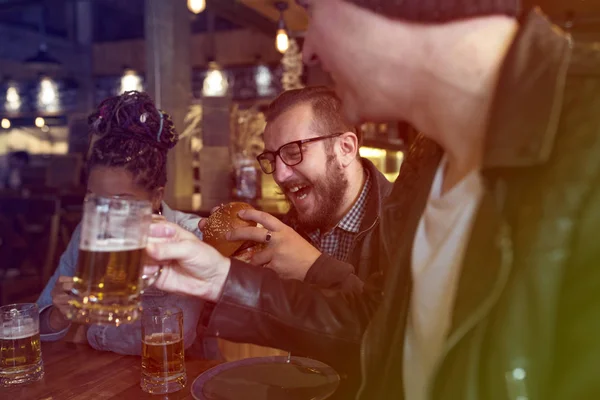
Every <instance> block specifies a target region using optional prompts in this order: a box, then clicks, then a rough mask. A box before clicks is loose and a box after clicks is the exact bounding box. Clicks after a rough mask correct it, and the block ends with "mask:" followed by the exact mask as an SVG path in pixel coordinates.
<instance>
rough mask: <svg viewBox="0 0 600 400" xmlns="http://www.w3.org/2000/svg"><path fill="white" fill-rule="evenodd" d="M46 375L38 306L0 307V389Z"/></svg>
mask: <svg viewBox="0 0 600 400" xmlns="http://www.w3.org/2000/svg"><path fill="white" fill-rule="evenodd" d="M43 376H44V365H43V363H42V350H41V347H40V320H39V310H38V307H37V305H36V304H34V303H27V304H9V305H6V306H2V307H0V386H12V385H19V384H22V383H30V382H35V381H37V380H40V379H42V377H43Z"/></svg>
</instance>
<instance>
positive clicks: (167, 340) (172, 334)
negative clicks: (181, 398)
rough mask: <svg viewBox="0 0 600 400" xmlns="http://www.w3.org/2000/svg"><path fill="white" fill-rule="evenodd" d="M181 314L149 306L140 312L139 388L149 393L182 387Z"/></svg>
mask: <svg viewBox="0 0 600 400" xmlns="http://www.w3.org/2000/svg"><path fill="white" fill-rule="evenodd" d="M184 358H185V357H184V346H183V312H182V311H181V309H180V308H179V307H174V306H173V307H153V308H148V309H144V311H143V313H142V380H141V387H142V389H143V390H144V391H145V392H148V393H153V394H165V393H173V392H176V391H178V390H181V389H182V388H183V387H185V384H186V382H187V377H186V373H185V359H184Z"/></svg>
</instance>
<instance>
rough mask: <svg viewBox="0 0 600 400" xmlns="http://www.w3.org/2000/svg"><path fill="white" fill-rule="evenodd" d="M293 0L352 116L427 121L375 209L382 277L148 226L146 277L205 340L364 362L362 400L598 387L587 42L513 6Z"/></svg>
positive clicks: (441, 0) (596, 170) (310, 49)
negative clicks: (297, 266)
mask: <svg viewBox="0 0 600 400" xmlns="http://www.w3.org/2000/svg"><path fill="white" fill-rule="evenodd" d="M304 3H309V4H307V6H309V7H310V13H311V22H310V27H309V30H308V32H307V35H306V41H305V45H304V60H305V62H307V63H309V64H314V63H318V62H320V63H321V65H322V66H323V67H324V68H325V69H326V70H328V71H329V72H330V73H331V74H332V77H333V79H334V81H335V82H336V91H337V92H338V94H339V96H340V97H341V99H342V101H343V103H344V109H345V112H346V115H347V116H348V118H349V119H350V120H351V121H354V122H360V121H363V120H375V121H387V120H406V121H409V122H410V123H412V124H413V125H415V127H416V128H418V129H419V130H420V131H422V132H424V134H425V135H426V137H425V138H423V137H421V138H420V139H419V140H418V141H417V143H415V145H414V146H413V147H412V148H411V151H410V152H409V154H408V155H407V159H406V162H405V163H404V165H403V166H402V169H401V172H400V176H399V178H398V180H397V181H396V183H395V186H394V189H393V191H392V193H391V195H390V198H389V201H388V202H387V204H386V205H385V206H384V208H383V211H382V217H381V225H380V230H381V231H380V232H381V235H380V237H381V243H380V246H381V247H380V260H379V262H380V263H381V265H382V267H381V269H382V270H383V271H384V272H383V278H384V279H383V281H384V283H383V285H382V284H381V281H382V276H377V277H373V281H377V282H376V283H375V284H371V283H372V281H371V280H370V279H369V280H367V282H366V283H365V287H364V289H363V291H362V292H360V293H357V292H342V291H331V290H324V289H319V288H316V287H313V286H310V285H307V284H304V283H301V282H298V281H283V280H281V279H279V278H278V277H277V276H276V275H275V274H274V273H273V272H272V271H269V270H268V269H256V268H253V267H250V266H247V265H242V264H240V263H237V262H235V261H231V260H227V259H224V258H222V257H221V256H220V255H219V254H218V253H217V252H216V251H215V250H214V249H212V248H210V247H209V246H207V245H205V244H203V243H200V242H198V241H197V240H195V239H194V238H192V237H189V236H188V235H187V233H186V232H184V231H182V230H179V229H178V228H177V227H175V226H171V225H168V224H159V225H154V226H153V227H152V234H153V235H154V236H156V237H162V238H168V243H162V244H157V245H153V246H150V247H149V249H148V251H149V253H150V254H151V255H152V256H153V257H155V258H157V259H160V260H174V263H173V264H171V266H169V267H168V268H166V269H165V272H164V274H163V276H162V277H161V278H160V279H159V281H158V286H159V287H160V288H161V289H164V290H171V291H177V292H180V293H186V294H189V295H195V296H198V297H202V298H204V299H207V300H209V301H212V302H214V303H215V309H214V311H213V314H212V316H211V318H210V320H209V321H208V330H209V331H210V332H212V333H213V334H215V335H218V336H222V337H226V338H228V339H232V340H240V341H251V342H254V343H257V344H265V345H270V346H278V347H282V348H286V349H291V350H292V351H298V352H300V353H303V354H318V356H319V358H320V359H322V360H325V361H326V362H329V363H330V364H331V365H332V366H334V367H335V368H336V369H338V371H340V372H342V373H345V372H348V373H353V372H355V371H356V370H357V369H359V370H360V372H361V388H360V390H359V391H358V393H357V394H356V398H357V399H391V398H396V399H399V398H406V399H408V400H414V399H426V398H431V399H521V400H522V399H592V398H600V383H598V381H597V379H596V374H597V371H598V370H600V342H599V341H598V339H597V338H598V337H600V319H599V318H598V313H599V312H600V296H598V295H597V292H598V289H597V288H598V287H599V283H600V269H599V268H597V266H598V265H597V264H598V260H599V259H600V246H597V244H596V231H597V227H598V226H599V225H600V190H599V189H598V187H599V185H598V183H600V182H599V179H600V116H599V115H598V111H597V110H598V109H600V49H599V47H598V46H595V47H594V46H588V45H584V44H578V43H575V42H574V40H573V39H572V38H571V36H570V35H569V34H567V33H565V32H562V31H561V30H560V29H559V28H557V27H555V26H553V25H552V24H551V23H550V22H549V21H548V20H547V19H546V18H545V17H544V16H543V15H542V14H541V11H539V10H532V11H530V12H526V13H523V12H520V9H519V4H518V2H517V1H515V0H493V1H492V0H470V1H469V0H464V1H458V0H457V1H452V0H437V1H435V0H430V1H424V0H402V1H399V0H348V1H343V0H318V1H312V2H304ZM408 238H413V239H412V240H410V239H408ZM382 287H383V290H382V289H381V288H382Z"/></svg>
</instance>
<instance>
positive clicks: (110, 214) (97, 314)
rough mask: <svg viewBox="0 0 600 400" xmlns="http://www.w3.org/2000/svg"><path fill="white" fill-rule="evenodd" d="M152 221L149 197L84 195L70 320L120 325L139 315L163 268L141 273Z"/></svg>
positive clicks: (70, 302)
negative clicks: (129, 197) (132, 198)
mask: <svg viewBox="0 0 600 400" xmlns="http://www.w3.org/2000/svg"><path fill="white" fill-rule="evenodd" d="M151 221H152V207H151V204H150V202H148V201H144V200H130V199H123V198H114V197H101V196H96V195H88V196H87V197H86V199H85V202H84V210H83V221H82V225H81V241H80V243H79V258H78V261H77V269H76V272H75V276H74V278H73V289H72V290H71V295H72V299H71V300H70V301H69V304H70V306H71V307H70V312H69V313H68V314H67V317H68V318H69V319H71V320H73V321H75V322H79V323H86V324H89V323H92V324H100V325H116V326H118V325H120V324H123V323H131V322H133V321H135V320H137V319H138V318H139V316H140V312H141V294H142V293H143V291H144V290H145V289H147V288H148V287H149V286H150V285H152V284H153V283H154V282H155V281H156V279H157V278H158V276H159V274H160V271H161V270H160V269H158V270H157V271H156V273H154V274H153V275H151V276H148V275H144V274H143V270H144V263H145V260H146V250H145V249H146V243H147V241H148V230H149V228H150V223H151Z"/></svg>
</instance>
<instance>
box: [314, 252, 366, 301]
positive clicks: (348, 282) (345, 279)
mask: <svg viewBox="0 0 600 400" xmlns="http://www.w3.org/2000/svg"><path fill="white" fill-rule="evenodd" d="M304 282H306V283H310V284H313V285H317V286H319V287H322V288H326V289H338V290H342V291H347V292H351V291H356V292H361V291H362V289H363V282H362V281H361V280H360V279H359V278H358V276H356V275H355V274H354V267H353V266H352V264H349V263H346V262H343V261H339V260H337V259H335V258H334V257H331V256H329V255H327V254H321V256H320V257H319V258H317V261H315V263H314V264H313V265H312V266H311V267H310V269H309V270H308V272H307V273H306V277H305V278H304Z"/></svg>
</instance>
